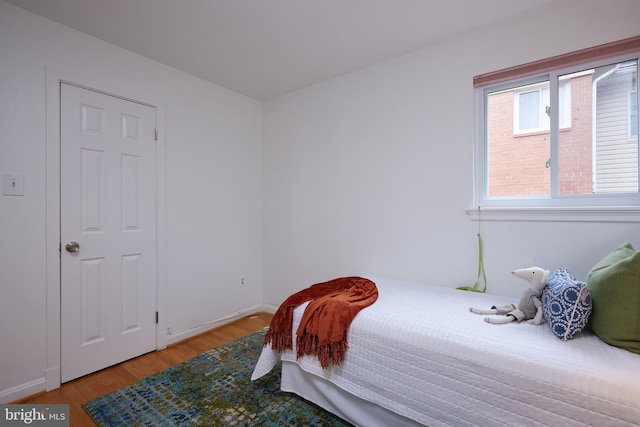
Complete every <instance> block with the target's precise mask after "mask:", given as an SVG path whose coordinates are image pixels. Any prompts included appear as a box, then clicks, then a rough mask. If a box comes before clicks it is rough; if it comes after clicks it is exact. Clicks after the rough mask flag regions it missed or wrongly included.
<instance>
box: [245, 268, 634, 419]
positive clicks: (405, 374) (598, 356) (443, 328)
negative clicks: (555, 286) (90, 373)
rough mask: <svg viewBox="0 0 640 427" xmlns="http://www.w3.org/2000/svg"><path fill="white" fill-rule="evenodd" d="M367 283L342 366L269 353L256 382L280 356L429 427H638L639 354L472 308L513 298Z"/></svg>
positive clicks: (586, 335)
mask: <svg viewBox="0 0 640 427" xmlns="http://www.w3.org/2000/svg"><path fill="white" fill-rule="evenodd" d="M371 279H372V280H373V281H374V282H375V283H376V285H377V286H378V291H379V297H378V300H377V301H376V303H375V304H373V305H372V306H370V307H368V308H366V309H364V310H362V311H361V312H360V313H359V314H358V315H357V316H356V318H355V319H354V321H353V323H352V324H351V327H350V328H349V332H348V340H349V350H348V351H347V353H346V358H345V361H344V362H343V364H342V365H340V366H337V367H332V368H329V369H325V370H323V369H322V368H321V367H320V365H319V363H318V362H317V360H316V359H315V358H314V357H304V358H301V359H300V360H296V357H295V348H294V350H293V351H290V352H286V353H283V354H279V353H277V352H274V351H273V350H272V349H271V347H270V346H269V347H266V348H265V349H264V350H263V352H262V354H261V356H260V359H259V360H258V362H257V364H256V367H255V370H254V373H253V377H252V378H253V379H256V378H259V377H260V376H262V375H264V374H266V373H267V372H269V371H270V370H271V368H272V367H273V366H274V365H275V363H277V361H278V360H279V359H280V358H282V360H285V361H288V362H291V363H296V364H297V365H299V366H300V368H301V369H302V370H304V371H306V372H308V373H310V374H313V375H316V376H318V377H320V378H323V379H324V380H326V381H328V382H329V383H331V384H333V385H334V386H336V387H338V388H340V389H342V390H344V391H346V392H348V393H350V394H353V395H355V396H357V397H359V398H361V399H364V400H366V401H369V402H372V403H375V404H377V405H380V406H382V407H383V408H385V409H387V410H390V411H392V412H394V413H397V414H399V415H402V416H404V417H407V418H410V419H413V420H416V421H418V422H420V423H422V424H426V425H429V426H432V427H435V426H439V425H441V426H442V425H449V426H451V425H455V426H462V425H483V426H490V425H522V426H535V425H549V426H557V425H563V426H568V425H592V426H604V425H615V426H622V425H640V355H638V354H634V353H631V352H628V351H626V350H621V349H618V348H615V347H612V346H609V345H607V344H605V343H603V342H602V341H601V340H600V339H599V338H597V337H596V336H595V335H592V334H590V333H588V332H583V333H582V334H580V335H579V336H578V337H576V338H574V339H573V340H570V341H568V342H562V341H561V340H559V339H558V338H557V337H555V336H554V335H553V334H552V332H551V331H550V329H549V327H548V326H547V325H546V324H543V325H539V326H534V325H530V324H528V323H526V322H523V323H519V324H515V323H514V324H507V325H494V324H489V323H486V322H484V320H483V317H484V316H481V315H477V314H473V313H470V312H469V310H468V309H469V307H478V308H489V307H490V306H491V305H506V304H509V303H517V301H516V300H517V298H508V297H503V296H496V295H488V294H479V293H474V292H464V291H458V290H455V289H449V288H444V287H437V286H429V285H424V284H418V283H408V282H401V281H396V280H390V279H384V278H377V277H371ZM523 289H524V288H523ZM305 306H306V305H301V306H300V307H298V308H297V309H296V310H295V312H294V331H295V329H296V328H297V324H298V322H299V321H300V318H301V317H302V313H303V311H304V307H305ZM294 346H295V342H294Z"/></svg>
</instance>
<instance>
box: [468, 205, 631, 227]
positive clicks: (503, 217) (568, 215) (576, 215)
mask: <svg viewBox="0 0 640 427" xmlns="http://www.w3.org/2000/svg"><path fill="white" fill-rule="evenodd" d="M467 215H469V217H470V218H471V220H472V221H480V220H482V221H551V222H565V221H569V222H637V223H640V206H619V207H615V206H614V207H561V208H560V207H527V208H523V207H517V208H508V207H504V208H494V207H490V208H481V209H480V210H478V208H469V209H467Z"/></svg>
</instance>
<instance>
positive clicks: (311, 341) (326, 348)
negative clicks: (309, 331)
mask: <svg viewBox="0 0 640 427" xmlns="http://www.w3.org/2000/svg"><path fill="white" fill-rule="evenodd" d="M348 348H349V343H348V342H347V337H346V336H345V337H344V338H343V339H342V340H340V341H337V342H329V343H325V344H319V339H318V336H317V335H302V336H299V337H297V338H296V357H297V358H298V359H299V358H301V357H303V356H316V357H317V358H318V361H319V362H320V366H322V368H323V369H326V368H328V367H329V366H338V365H340V364H341V363H342V362H343V361H344V357H345V354H346V352H347V349H348Z"/></svg>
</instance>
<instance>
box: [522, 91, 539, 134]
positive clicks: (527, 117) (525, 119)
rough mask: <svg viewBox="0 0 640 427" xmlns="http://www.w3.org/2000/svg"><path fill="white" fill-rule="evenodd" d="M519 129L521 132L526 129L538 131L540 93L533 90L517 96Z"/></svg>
mask: <svg viewBox="0 0 640 427" xmlns="http://www.w3.org/2000/svg"><path fill="white" fill-rule="evenodd" d="M518 100H519V102H520V108H519V114H518V119H519V127H518V129H519V130H521V131H523V130H527V129H538V128H539V127H540V91H538V90H534V91H530V92H523V93H521V94H520V96H518Z"/></svg>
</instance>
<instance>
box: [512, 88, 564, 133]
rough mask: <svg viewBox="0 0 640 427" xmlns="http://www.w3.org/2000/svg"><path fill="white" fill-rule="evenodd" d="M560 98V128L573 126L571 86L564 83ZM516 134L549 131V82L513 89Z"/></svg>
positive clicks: (560, 89)
mask: <svg viewBox="0 0 640 427" xmlns="http://www.w3.org/2000/svg"><path fill="white" fill-rule="evenodd" d="M558 90H559V96H560V128H568V127H569V126H571V85H570V84H569V82H566V81H565V82H562V83H560V86H559V88H558ZM513 93H514V96H515V99H514V108H513V118H514V120H513V122H514V125H515V126H514V133H517V134H521V133H530V132H543V131H548V130H549V117H550V115H549V104H550V103H549V82H548V81H547V82H544V83H541V84H535V85H527V86H525V87H521V88H515V89H513Z"/></svg>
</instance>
